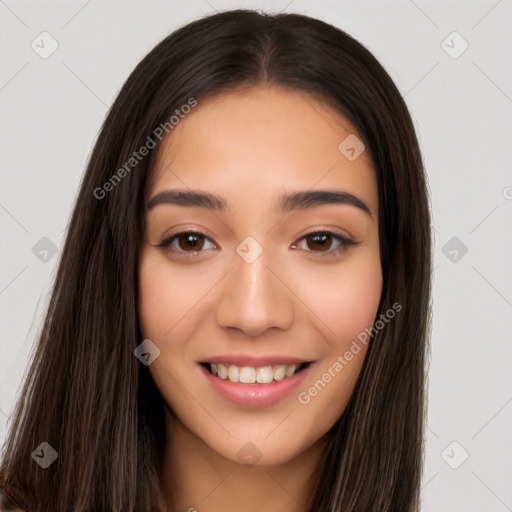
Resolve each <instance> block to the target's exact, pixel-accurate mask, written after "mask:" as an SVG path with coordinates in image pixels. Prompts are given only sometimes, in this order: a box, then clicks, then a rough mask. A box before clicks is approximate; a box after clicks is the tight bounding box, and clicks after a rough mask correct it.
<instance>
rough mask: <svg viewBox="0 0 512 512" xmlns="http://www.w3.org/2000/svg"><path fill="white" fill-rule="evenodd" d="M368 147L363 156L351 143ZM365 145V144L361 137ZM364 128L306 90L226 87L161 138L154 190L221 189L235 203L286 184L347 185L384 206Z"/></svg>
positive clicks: (276, 191) (269, 193) (288, 187)
mask: <svg viewBox="0 0 512 512" xmlns="http://www.w3.org/2000/svg"><path fill="white" fill-rule="evenodd" d="M346 141H348V146H353V148H354V149H355V150H356V151H357V152H358V153H359V152H360V151H362V152H360V154H359V155H358V156H357V153H356V158H355V159H353V158H350V157H351V156H352V157H353V155H354V151H352V153H347V152H346V150H347V149H351V148H350V147H347V143H346ZM358 143H359V144H360V145H359V146H358V145H357V144H358ZM361 148H364V145H363V143H362V141H360V137H359V136H358V134H357V131H356V129H355V128H354V126H353V125H352V124H351V123H350V121H349V120H348V119H346V118H345V117H344V116H343V115H342V114H340V113H339V112H338V111H336V110H334V109H333V108H331V107H329V106H328V105H327V104H326V103H324V102H322V101H319V100H318V99H315V98H314V97H313V96H311V95H310V94H308V93H306V92H302V91H296V90H291V89H284V88H281V87H277V86H258V87H253V88H249V89H245V90H237V91H232V92H227V93H222V94H219V95H216V96H214V97H213V98H210V99H208V100H206V101H203V102H201V101H199V102H198V106H197V107H196V108H195V109H194V110H193V111H192V112H191V113H190V114H188V115H186V116H184V117H183V118H182V119H181V120H180V122H179V123H178V125H176V126H175V127H174V128H173V129H172V131H170V133H169V135H168V136H167V137H166V138H165V139H164V140H163V141H162V142H161V143H160V146H159V148H158V155H157V161H156V165H155V168H154V174H153V176H152V180H151V183H150V184H148V189H149V190H148V195H149V196H151V195H154V194H156V193H159V192H161V191H163V190H166V189H169V188H176V187H179V188H187V187H189V188H193V189H205V190H213V191H216V192H218V193H219V194H221V195H223V196H226V197H228V200H229V201H230V202H232V203H238V204H239V205H240V204H243V198H244V197H255V196H260V198H261V199H263V200H265V199H266V200H265V202H266V204H269V205H270V203H269V199H270V196H273V195H274V194H275V195H276V196H277V195H281V194H282V193H283V192H284V191H287V190H294V189H301V190H303V189H312V188H321V189H326V188H337V189H340V188H343V189H344V190H346V191H347V192H349V193H350V192H352V193H356V192H357V193H358V195H359V196H361V195H364V197H365V199H366V202H367V203H369V205H370V207H371V208H372V209H373V210H376V209H377V200H378V198H377V189H376V179H375V172H374V169H373V166H372V163H371V160H370V158H369V155H368V154H367V152H366V151H364V150H362V149H361Z"/></svg>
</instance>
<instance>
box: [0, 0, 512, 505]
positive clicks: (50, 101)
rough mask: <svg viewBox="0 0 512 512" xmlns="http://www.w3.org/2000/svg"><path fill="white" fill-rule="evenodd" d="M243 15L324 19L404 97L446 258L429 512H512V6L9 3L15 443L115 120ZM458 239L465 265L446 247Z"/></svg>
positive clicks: (1, 37) (5, 40)
mask: <svg viewBox="0 0 512 512" xmlns="http://www.w3.org/2000/svg"><path fill="white" fill-rule="evenodd" d="M234 7H250V8H263V9H265V10H269V11H281V10H285V11H287V12H297V13H303V14H308V15H311V16H314V17H317V18H320V19H323V20H325V21H327V22H329V23H331V24H334V25H336V26H338V27H340V28H342V29H344V30H346V31H347V32H348V33H350V34H351V35H353V36H354V37H356V38H357V39H358V40H360V41H361V42H362V43H363V44H365V45H366V46H367V47H368V48H369V49H370V50H371V51H372V52H373V53H374V55H375V56H376V57H377V58H378V59H379V60H380V61H381V63H382V64H383V65H384V67H385V68H386V69H387V71H388V72H389V73H390V75H391V76H392V78H393V79H394V80H395V82H396V84H397V86H398V88H399V89H400V91H401V92H402V93H403V95H404V96H405V99H406V101H407V104H408V106H409V108H410V110H411V113H412V115H413V118H414V120H415V124H416V127H417V130H418V134H419V138H420V143H421V145H422V149H423V154H424V161H425V164H426V169H427V172H428V178H429V183H430V189H431V194H432V212H433V219H434V226H435V232H434V235H435V244H436V245H435V282H434V311H433V314H434V323H433V335H432V358H431V368H430V392H429V418H428V430H427V444H426V466H425V475H424V483H423V508H422V511H423V512H443V511H447V512H448V511H449V512H457V511H460V512H483V511H485V512H505V511H506V510H512V486H511V485H510V482H511V480H512V478H511V476H512V457H511V455H512V450H511V447H512V441H511V436H510V432H512V428H511V426H512V386H511V382H512V372H511V371H510V362H511V355H512V348H511V343H510V342H511V336H510V320H511V312H512V283H511V278H510V272H509V268H510V262H511V261H512V244H511V238H512V230H511V229H510V227H511V222H510V221H511V217H512V174H511V172H510V170H511V162H512V143H511V133H512V130H511V128H512V116H511V113H512V67H511V61H512V53H511V48H512V30H511V27H512V1H511V0H499V1H497V0H485V1H473V2H466V1H459V2H455V1H450V2H441V1H436V2H427V1H426V0H415V1H412V0H397V1H393V2H391V1H378V2H377V1H371V2H370V1H361V2H356V1H344V2H327V1H309V2H306V1H300V0H293V1H290V0H283V1H280V0H278V1H273V2H270V1H266V2H265V1H256V0H255V1H241V2H234V1H227V0H208V1H206V0H189V1H187V2H183V1H167V2H163V1H146V2H141V1H132V2H113V1H102V2H100V1H98V0H96V1H94V0H93V1H91V0H89V1H67V2H36V1H33V2H26V1H22V2H15V1H14V0H5V1H4V0H0V16H1V30H0V45H1V48H2V55H1V69H0V108H1V119H2V123H1V128H0V129H1V139H0V140H1V146H0V147H1V160H0V162H1V163H0V165H1V172H2V176H1V192H0V223H1V236H2V245H1V267H0V268H1V275H0V308H1V335H0V346H1V348H2V351H1V354H2V357H1V358H0V387H1V393H0V442H3V441H4V439H5V435H6V431H7V427H8V416H9V414H10V413H11V411H12V407H13V405H14V400H15V398H16V396H17V393H18V392H19V386H20V384H21V382H22V379H23V374H24V371H25V369H26V365H27V362H28V361H29V358H30V355H31V350H32V349H33V343H34V340H35V336H36V335H37V333H38V331H39V328H40V322H41V319H42V317H43V313H44V308H45V306H46V304H47V299H48V292H49V290H50V286H51V281H52V277H53V275H54V271H55V269H56V265H57V261H58V258H59V255H60V247H61V245H62V241H63V236H64V233H65V229H66V225H67V221H68V216H69V214H70V212H71V208H72V205H73V202H74V198H75V196H76V193H77V189H78V185H79V181H80V178H81V175H82V172H83V170H84V168H85V164H86V161H87V157H88V155H89V152H90V150H91V149H92V146H93V143H94V140H95V137H96V135H97V132H98V130H99V128H100V125H101V123H102V121H103V118H104V115H105V113H106V111H107V107H108V106H109V105H110V104H111V102H112V101H113V99H114V97H115V96H116V94H117V92H118V91H119V89H120V87H121V85H122V83H123V82H124V80H125V79H126V78H127V76H128V74H129V72H130V71H131V70H132V69H133V67H134V66H135V65H136V64H137V63H138V62H139V60H140V59H141V58H142V57H143V56H144V55H145V54H146V53H147V52H148V51H149V50H150V49H151V48H152V47H153V46H154V45H155V44H156V43H158V42H159V41H160V40H161V39H163V38H164V37H165V36H166V35H167V34H168V33H169V32H171V31H172V30H174V29H175V28H177V27H178V26H180V25H182V24H184V23H186V22H189V21H191V20H193V19H195V18H197V17H199V16H202V15H204V14H206V13H209V12H213V11H214V10H224V9H229V8H234ZM43 31H47V32H49V33H50V34H51V36H52V37H53V38H54V39H55V40H56V41H57V42H58V45H59V46H58V49H57V50H56V51H55V52H54V53H53V54H52V55H51V56H49V57H48V58H47V59H43V58H41V57H40V56H39V54H38V53H36V52H35V51H34V50H33V49H32V48H31V43H32V41H34V40H35V43H34V44H39V46H42V45H43V43H41V38H40V37H39V35H40V34H41V32H43ZM454 31H457V32H458V33H459V34H460V36H462V38H463V39H464V40H465V41H467V43H468V44H469V47H468V49H467V50H466V51H465V52H464V53H462V54H461V55H460V56H458V57H457V58H453V56H454V55H457V54H458V53H459V52H460V50H461V49H463V45H464V42H463V40H462V39H460V38H459V37H458V36H456V35H455V36H453V35H452V36H450V37H448V39H446V38H447V36H449V35H450V34H452V32H454ZM443 41H445V43H442V42H443ZM44 44H45V48H46V49H48V48H49V44H50V41H49V40H48V39H47V40H46V42H45V43H44ZM445 50H446V51H445ZM447 52H448V53H447ZM450 52H451V54H452V56H450V55H449V53H450ZM43 237H47V238H48V239H50V240H51V241H52V242H53V244H55V246H56V248H57V249H58V251H57V253H56V254H55V255H54V256H52V257H50V255H51V253H49V255H48V261H46V262H44V261H41V260H40V258H38V257H36V255H34V254H33V252H32V248H33V247H34V246H35V245H36V243H37V242H38V241H39V240H40V239H41V238H43ZM453 237H457V239H458V240H459V241H460V242H455V243H458V244H459V247H457V246H453V247H452V246H451V245H448V246H446V244H447V243H448V242H449V241H450V240H451V239H452V238H453ZM451 243H454V242H453V241H452V242H451ZM461 243H462V244H464V246H466V247H467V253H466V254H464V255H462V252H461V250H460V247H461V245H460V244H461ZM443 248H445V249H444V252H443ZM454 249H455V251H457V252H456V253H454V252H451V254H450V251H453V250H454ZM445 253H446V254H447V255H445ZM461 255H462V256H461ZM450 258H451V259H454V258H455V259H456V261H451V259H450ZM454 441H455V442H456V443H457V444H451V443H453V442H454ZM466 452H467V454H469V457H468V458H467V460H466V461H465V462H464V463H462V464H461V465H460V466H459V467H458V468H457V469H453V468H452V467H451V466H458V465H459V464H460V463H461V461H462V460H463V458H464V456H465V454H466Z"/></svg>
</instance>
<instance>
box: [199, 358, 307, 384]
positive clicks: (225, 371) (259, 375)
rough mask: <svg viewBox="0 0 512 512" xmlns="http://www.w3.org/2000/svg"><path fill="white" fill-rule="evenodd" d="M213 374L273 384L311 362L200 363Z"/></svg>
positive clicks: (303, 368) (221, 377)
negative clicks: (256, 365) (250, 364)
mask: <svg viewBox="0 0 512 512" xmlns="http://www.w3.org/2000/svg"><path fill="white" fill-rule="evenodd" d="M200 364H201V366H203V367H204V368H206V369H207V370H208V372H209V373H211V374H212V375H213V376H215V377H217V378H219V379H222V380H227V381H230V382H238V383H241V384H271V383H272V382H279V381H282V380H285V379H289V378H290V377H293V376H294V375H296V374H297V373H299V372H301V371H302V370H305V369H306V368H308V367H309V366H310V365H311V362H305V363H300V364H277V365H273V366H261V367H254V366H236V365H234V364H223V363H200Z"/></svg>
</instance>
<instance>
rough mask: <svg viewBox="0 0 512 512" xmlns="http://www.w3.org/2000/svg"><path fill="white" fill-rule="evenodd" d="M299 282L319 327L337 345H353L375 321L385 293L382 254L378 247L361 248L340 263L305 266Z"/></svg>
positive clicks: (306, 302) (339, 347) (329, 340)
mask: <svg viewBox="0 0 512 512" xmlns="http://www.w3.org/2000/svg"><path fill="white" fill-rule="evenodd" d="M296 282H297V286H298V287H300V292H299V293H300V297H301V298H304V299H303V300H304V303H305V304H307V305H308V306H310V308H311V310H312V311H313V313H314V314H313V315H311V318H312V319H313V320H314V321H315V320H316V325H317V328H318V329H319V330H320V331H321V332H322V333H324V336H325V339H326V340H327V341H328V342H329V344H330V345H332V346H335V347H336V348H337V349H343V348H344V347H345V345H347V344H348V345H350V343H351V341H352V340H353V339H354V338H355V337H357V335H358V334H359V333H360V332H361V331H364V329H365V328H367V327H369V326H371V325H373V322H374V319H375V315H376V313H377V309H378V306H379V301H380V297H381V293H382V271H381V267H380V258H379V256H378V253H376V252H375V251H373V250H369V249H368V250H365V251H362V250H361V251H358V252H357V253H354V256H353V257H351V258H350V259H347V261H346V262H343V263H342V264H340V265H322V266H318V267H317V268H315V269H312V268H310V269H306V268H305V269H301V278H300V281H296Z"/></svg>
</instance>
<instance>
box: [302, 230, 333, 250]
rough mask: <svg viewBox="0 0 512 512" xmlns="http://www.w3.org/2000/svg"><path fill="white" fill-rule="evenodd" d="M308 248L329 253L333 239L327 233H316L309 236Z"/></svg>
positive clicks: (307, 238)
mask: <svg viewBox="0 0 512 512" xmlns="http://www.w3.org/2000/svg"><path fill="white" fill-rule="evenodd" d="M305 238H306V240H307V246H308V249H311V250H312V251H327V250H329V249H330V247H331V245H332V237H331V235H329V234H326V233H314V234H311V235H307V236H306V237H305Z"/></svg>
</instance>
